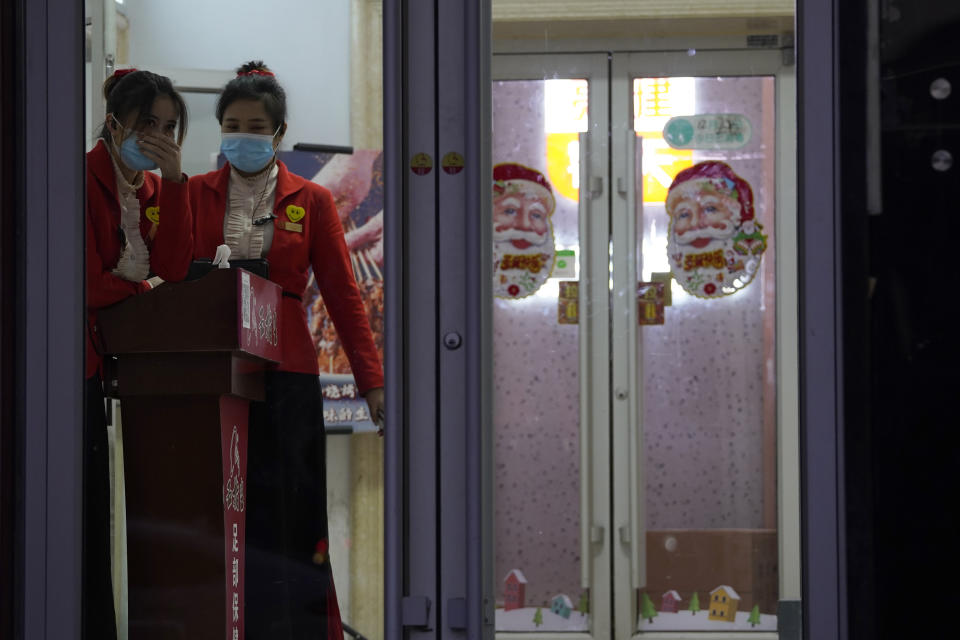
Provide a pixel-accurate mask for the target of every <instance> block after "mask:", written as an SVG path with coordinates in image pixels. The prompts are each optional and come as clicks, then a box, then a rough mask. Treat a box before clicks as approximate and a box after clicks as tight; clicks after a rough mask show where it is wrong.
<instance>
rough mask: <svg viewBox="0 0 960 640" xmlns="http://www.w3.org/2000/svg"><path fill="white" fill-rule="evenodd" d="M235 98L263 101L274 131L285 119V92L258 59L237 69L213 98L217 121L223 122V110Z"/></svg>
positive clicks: (235, 99) (234, 100)
mask: <svg viewBox="0 0 960 640" xmlns="http://www.w3.org/2000/svg"><path fill="white" fill-rule="evenodd" d="M237 100H259V101H260V102H261V103H263V107H264V109H266V111H267V115H268V116H270V119H271V120H272V121H273V129H274V130H276V129H277V128H279V127H280V126H281V125H282V124H284V123H285V122H286V121H287V94H286V93H285V92H284V90H283V87H281V86H280V83H279V82H277V78H276V76H274V74H273V72H272V71H270V69H269V68H268V67H267V65H265V64H264V63H263V61H262V60H251V61H250V62H248V63H246V64H245V65H243V66H242V67H240V68H239V69H237V77H236V78H234V79H233V80H231V81H230V82H228V83H227V86H226V87H224V88H223V92H221V93H220V99H219V100H217V122H219V123H220V124H223V114H224V112H225V111H226V110H227V107H229V106H230V105H231V104H233V103H234V102H236V101H237Z"/></svg>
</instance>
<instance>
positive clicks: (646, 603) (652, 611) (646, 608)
mask: <svg viewBox="0 0 960 640" xmlns="http://www.w3.org/2000/svg"><path fill="white" fill-rule="evenodd" d="M657 615H658V614H657V610H656V608H654V606H653V601H652V600H650V596H648V595H647V592H646V591H644V592H643V598H642V599H641V601H640V616H641V617H643V618H646V619H647V622H649V623H651V624H652V623H653V619H654V618H655V617H656V616H657Z"/></svg>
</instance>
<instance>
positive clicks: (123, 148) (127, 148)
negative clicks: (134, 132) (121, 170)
mask: <svg viewBox="0 0 960 640" xmlns="http://www.w3.org/2000/svg"><path fill="white" fill-rule="evenodd" d="M120 159H121V160H123V164H125V165H127V166H128V167H130V168H131V169H133V170H134V171H149V170H151V169H156V168H157V166H158V165H157V163H156V162H154V161H153V160H151V159H150V158H148V157H147V156H145V155H143V152H142V151H140V147H139V145H137V140H136V136H130V137H129V138H127V139H126V140H124V141H123V143H122V144H121V145H120Z"/></svg>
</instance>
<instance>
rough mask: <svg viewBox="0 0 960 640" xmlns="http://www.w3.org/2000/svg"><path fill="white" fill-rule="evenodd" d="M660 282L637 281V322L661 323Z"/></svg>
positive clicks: (661, 298)
mask: <svg viewBox="0 0 960 640" xmlns="http://www.w3.org/2000/svg"><path fill="white" fill-rule="evenodd" d="M663 289H664V283H662V282H639V283H637V323H638V324H641V325H644V324H663Z"/></svg>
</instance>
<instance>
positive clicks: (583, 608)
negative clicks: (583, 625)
mask: <svg viewBox="0 0 960 640" xmlns="http://www.w3.org/2000/svg"><path fill="white" fill-rule="evenodd" d="M577 609H579V610H580V616H581V617H582V616H585V615H586V614H588V613H590V596H588V595H587V592H586V591H584V592H582V593H581V594H580V602H578V603H577Z"/></svg>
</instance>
